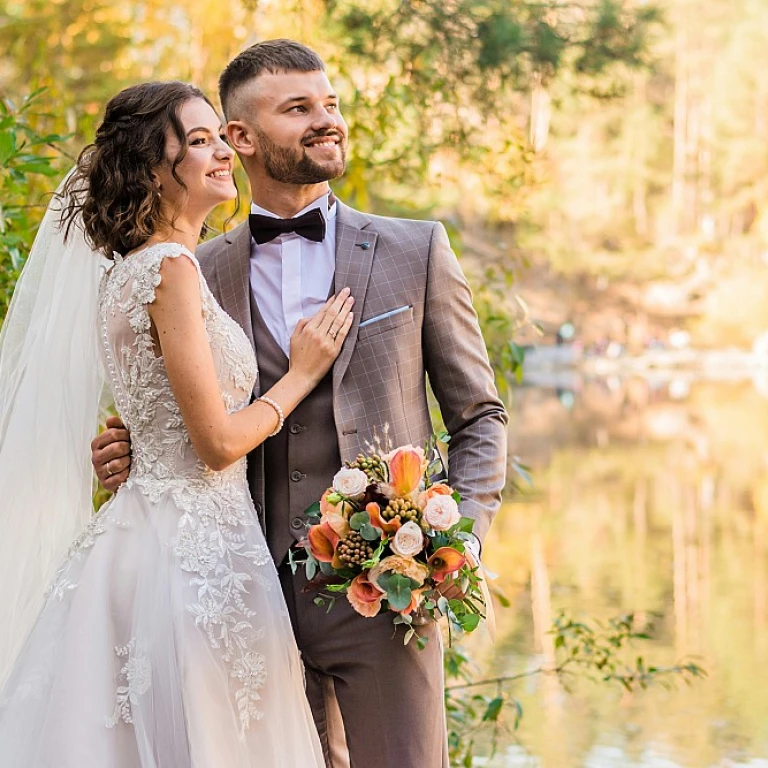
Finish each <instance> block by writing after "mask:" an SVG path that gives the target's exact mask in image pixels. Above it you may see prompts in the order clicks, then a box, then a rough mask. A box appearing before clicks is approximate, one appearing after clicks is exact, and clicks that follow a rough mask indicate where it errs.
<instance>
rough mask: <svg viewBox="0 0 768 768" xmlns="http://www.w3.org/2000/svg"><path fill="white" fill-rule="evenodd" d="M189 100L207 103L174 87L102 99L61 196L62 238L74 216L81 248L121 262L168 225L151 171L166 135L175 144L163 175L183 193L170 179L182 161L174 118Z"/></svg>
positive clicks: (182, 86) (180, 130)
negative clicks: (92, 135) (90, 136)
mask: <svg viewBox="0 0 768 768" xmlns="http://www.w3.org/2000/svg"><path fill="white" fill-rule="evenodd" d="M192 99H204V100H205V101H206V102H208V104H210V103H211V102H210V101H209V100H208V99H207V98H206V97H205V95H204V94H203V92H202V91H201V90H200V89H199V88H195V86H193V85H189V84H188V83H181V82H175V81H174V82H165V83H143V84H141V85H134V86H131V87H130V88H126V89H125V90H123V91H120V93H118V94H117V96H114V97H113V98H112V99H110V101H109V103H108V104H107V107H106V110H105V112H104V120H103V122H102V123H101V125H100V126H99V128H98V129H97V131H96V139H95V141H94V142H93V144H89V145H88V146H87V147H86V148H85V149H84V150H83V151H82V152H81V153H80V157H79V158H78V160H77V167H76V168H75V170H74V172H73V173H72V175H71V176H70V178H69V180H68V182H67V184H66V186H65V188H64V191H63V195H64V197H65V204H64V210H63V212H62V224H63V226H65V227H66V231H67V234H68V232H69V228H70V227H71V226H72V225H73V224H74V223H75V220H76V219H77V217H78V215H82V226H83V228H84V230H85V235H86V238H87V239H88V241H89V244H90V245H91V247H93V248H94V249H95V250H99V251H102V252H103V253H104V255H105V256H107V258H110V259H111V258H112V255H113V253H114V252H115V251H116V252H117V253H119V254H121V255H125V254H126V253H128V252H129V251H132V250H134V249H136V248H138V247H139V246H140V245H142V244H143V243H144V242H146V240H147V239H148V238H149V237H151V236H152V235H153V234H155V232H157V231H158V229H160V228H162V227H163V226H166V225H168V224H171V222H169V221H168V220H167V219H166V218H165V217H164V216H163V214H162V213H161V208H160V190H159V188H158V185H157V182H156V181H155V180H154V179H153V177H152V171H153V170H154V169H156V168H158V167H159V166H161V165H162V164H163V163H164V162H167V161H168V158H167V157H166V140H167V138H168V135H169V133H170V134H171V135H173V136H175V137H176V138H177V139H178V141H179V144H180V145H181V150H180V152H179V154H178V155H177V156H176V157H175V158H174V160H173V163H172V165H171V174H172V175H173V178H174V179H175V180H176V181H177V182H178V184H179V185H180V186H181V187H182V188H183V189H186V186H185V185H184V183H183V182H182V180H181V178H179V176H178V175H177V174H176V168H177V166H178V165H179V163H181V161H182V160H183V159H184V157H185V156H186V154H187V138H186V135H185V133H184V127H183V125H182V123H181V120H180V118H179V111H180V110H181V107H182V106H183V105H184V104H185V103H186V102H187V101H190V100H192ZM211 106H213V105H211Z"/></svg>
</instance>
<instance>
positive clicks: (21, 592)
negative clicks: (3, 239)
mask: <svg viewBox="0 0 768 768" xmlns="http://www.w3.org/2000/svg"><path fill="white" fill-rule="evenodd" d="M64 183H66V179H65V181H64V182H62V185H61V186H60V187H59V190H58V192H57V195H56V196H54V198H53V200H52V202H51V204H50V205H49V206H48V210H47V211H46V214H45V217H44V218H43V222H42V224H41V226H40V229H39V231H38V233H37V236H36V238H35V242H34V245H33V246H32V250H31V252H30V254H29V258H28V260H27V263H26V265H25V267H24V270H23V272H22V274H21V277H20V279H19V281H18V283H17V285H16V290H15V292H14V294H13V299H12V301H11V305H10V309H9V312H8V315H7V317H6V319H5V322H4V323H3V326H2V330H0V686H1V685H2V682H3V681H4V680H5V678H6V676H7V674H8V672H9V671H10V666H11V665H12V664H13V661H14V660H15V658H16V656H17V654H18V652H19V651H20V650H21V647H22V645H23V643H24V641H25V640H26V638H27V636H28V634H29V632H30V630H31V629H32V626H33V624H34V621H35V618H36V617H37V614H38V613H39V611H40V609H41V607H42V604H43V599H44V596H45V590H46V587H47V586H48V584H49V582H50V581H51V579H52V577H53V574H54V572H55V570H56V568H57V566H58V565H59V563H60V561H61V560H62V558H63V557H64V555H65V554H66V551H67V548H68V547H69V545H70V544H71V543H72V541H73V540H74V539H75V537H76V536H77V533H78V531H79V530H80V529H81V528H82V527H83V525H84V524H85V523H86V522H87V521H88V519H89V517H90V516H91V514H92V513H93V506H92V502H91V498H92V493H93V474H92V469H91V463H90V441H91V439H92V438H93V436H94V435H95V434H96V429H97V425H98V415H99V402H100V397H101V392H102V388H103V384H104V375H103V371H102V365H101V358H100V354H99V347H98V324H97V315H98V294H99V281H100V278H101V275H102V273H103V268H104V266H105V265H107V264H108V263H109V262H108V261H107V260H106V259H104V258H103V257H100V256H99V255H98V254H97V253H95V252H94V251H93V250H92V249H91V247H90V246H89V245H88V244H87V242H86V240H85V236H84V233H83V231H82V229H81V228H80V227H79V226H76V225H74V226H72V227H71V228H70V232H69V233H68V237H66V238H65V232H64V230H63V229H62V227H61V225H60V221H59V220H60V216H61V210H62V209H63V208H64V207H65V205H66V203H65V202H64V201H63V200H62V198H61V197H60V196H59V194H58V193H60V192H61V191H62V189H63V187H64Z"/></svg>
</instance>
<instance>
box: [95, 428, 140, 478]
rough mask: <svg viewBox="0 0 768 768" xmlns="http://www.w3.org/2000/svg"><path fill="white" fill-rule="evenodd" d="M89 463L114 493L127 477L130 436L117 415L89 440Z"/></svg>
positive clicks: (129, 458)
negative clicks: (98, 433) (97, 434)
mask: <svg viewBox="0 0 768 768" xmlns="http://www.w3.org/2000/svg"><path fill="white" fill-rule="evenodd" d="M91 463H92V464H93V469H94V471H95V472H96V477H98V478H99V482H100V483H101V484H102V485H103V486H104V487H105V488H106V489H107V490H108V491H111V492H112V493H114V492H115V491H116V490H117V489H118V488H119V487H120V486H121V485H122V484H123V483H124V482H125V481H126V480H127V479H128V471H129V470H130V467H131V438H130V435H129V434H128V430H127V429H126V428H125V425H124V424H123V422H122V421H120V419H119V418H118V417H117V416H110V417H109V418H108V419H107V424H106V429H105V430H104V431H103V432H102V433H101V434H100V435H99V436H98V437H95V438H94V439H93V441H92V442H91Z"/></svg>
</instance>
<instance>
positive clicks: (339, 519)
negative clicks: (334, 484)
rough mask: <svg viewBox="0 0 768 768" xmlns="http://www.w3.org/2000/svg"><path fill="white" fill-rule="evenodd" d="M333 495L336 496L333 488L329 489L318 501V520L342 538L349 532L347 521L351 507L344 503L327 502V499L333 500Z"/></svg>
mask: <svg viewBox="0 0 768 768" xmlns="http://www.w3.org/2000/svg"><path fill="white" fill-rule="evenodd" d="M335 495H337V494H336V491H334V490H333V488H329V489H328V490H327V491H326V492H325V493H324V494H323V495H322V497H321V499H320V519H321V520H322V522H324V523H328V525H330V526H331V528H333V530H334V531H336V533H337V534H338V535H339V536H340V537H341V538H344V537H345V536H346V535H347V534H348V533H349V531H350V527H349V523H348V522H347V520H348V517H349V513H350V512H351V511H352V505H351V504H350V503H349V502H346V501H344V502H340V503H336V504H334V503H333V502H331V501H329V498H328V497H331V498H333V497H334V496H335Z"/></svg>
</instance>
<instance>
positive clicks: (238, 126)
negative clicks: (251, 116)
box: [227, 120, 256, 157]
mask: <svg viewBox="0 0 768 768" xmlns="http://www.w3.org/2000/svg"><path fill="white" fill-rule="evenodd" d="M227 138H228V139H229V146H230V147H232V149H234V150H235V152H237V154H238V155H240V156H241V157H251V156H252V155H254V154H255V153H256V144H255V143H254V141H253V134H252V133H251V132H250V130H249V129H248V126H247V125H246V124H245V123H244V122H242V121H241V120H230V121H229V122H228V123H227Z"/></svg>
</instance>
